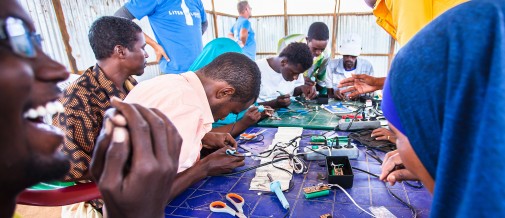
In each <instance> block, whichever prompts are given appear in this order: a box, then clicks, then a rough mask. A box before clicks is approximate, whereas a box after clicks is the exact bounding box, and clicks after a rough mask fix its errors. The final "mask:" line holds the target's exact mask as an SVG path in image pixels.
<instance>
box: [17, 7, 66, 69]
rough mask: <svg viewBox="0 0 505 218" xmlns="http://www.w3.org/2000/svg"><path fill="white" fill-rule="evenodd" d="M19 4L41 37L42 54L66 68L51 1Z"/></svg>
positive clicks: (62, 46)
mask: <svg viewBox="0 0 505 218" xmlns="http://www.w3.org/2000/svg"><path fill="white" fill-rule="evenodd" d="M20 3H21V5H22V6H23V7H24V8H25V9H26V10H27V11H28V13H29V14H30V15H31V17H32V19H33V21H34V22H35V27H36V28H37V31H38V32H39V33H40V34H41V35H42V39H43V42H42V49H43V50H44V52H46V53H47V54H48V55H49V56H50V57H51V58H53V59H55V60H57V61H58V62H60V63H62V64H64V65H65V66H67V68H68V66H69V63H68V58H67V53H66V51H65V46H64V45H63V39H62V36H61V31H60V27H59V26H58V20H57V19H56V15H55V12H54V8H53V5H52V3H51V1H50V0H21V1H20Z"/></svg>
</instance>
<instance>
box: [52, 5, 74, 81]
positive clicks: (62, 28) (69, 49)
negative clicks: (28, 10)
mask: <svg viewBox="0 0 505 218" xmlns="http://www.w3.org/2000/svg"><path fill="white" fill-rule="evenodd" d="M51 2H52V3H53V8H54V12H55V13H56V19H57V20H58V26H59V27H60V31H61V37H62V39H63V44H64V45H65V51H66V52H67V58H68V63H69V64H70V70H71V71H72V73H74V74H79V70H78V69H77V64H76V61H75V58H74V56H72V47H71V46H70V35H68V30H67V25H66V24H65V15H64V14H63V9H62V7H61V1H60V0H53V1H51Z"/></svg>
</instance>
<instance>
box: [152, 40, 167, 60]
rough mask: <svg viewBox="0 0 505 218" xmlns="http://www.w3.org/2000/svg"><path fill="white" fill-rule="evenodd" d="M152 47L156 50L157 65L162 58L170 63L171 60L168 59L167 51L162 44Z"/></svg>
mask: <svg viewBox="0 0 505 218" xmlns="http://www.w3.org/2000/svg"><path fill="white" fill-rule="evenodd" d="M152 47H153V49H154V53H155V54H156V63H160V60H161V57H164V58H165V60H167V62H170V58H168V55H167V53H166V52H165V49H163V47H161V45H160V44H158V43H155V44H154V45H153V46H152Z"/></svg>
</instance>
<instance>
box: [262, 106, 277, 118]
mask: <svg viewBox="0 0 505 218" xmlns="http://www.w3.org/2000/svg"><path fill="white" fill-rule="evenodd" d="M263 107H265V110H263V112H261V118H265V117H271V116H272V115H274V112H275V110H274V109H273V108H272V107H270V106H266V105H264V106H263Z"/></svg>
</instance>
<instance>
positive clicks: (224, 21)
mask: <svg viewBox="0 0 505 218" xmlns="http://www.w3.org/2000/svg"><path fill="white" fill-rule="evenodd" d="M216 18H217V32H218V36H219V37H228V33H230V29H231V27H232V26H233V24H235V21H237V19H236V18H235V17H229V16H221V15H217V16H216ZM212 28H214V27H212Z"/></svg>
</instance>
